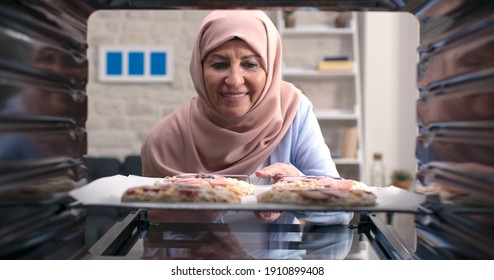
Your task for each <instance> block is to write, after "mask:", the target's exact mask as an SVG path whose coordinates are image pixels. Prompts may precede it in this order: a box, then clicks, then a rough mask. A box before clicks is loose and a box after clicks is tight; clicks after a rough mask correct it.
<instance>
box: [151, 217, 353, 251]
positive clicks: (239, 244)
mask: <svg viewBox="0 0 494 280" xmlns="http://www.w3.org/2000/svg"><path fill="white" fill-rule="evenodd" d="M149 220H150V221H151V225H150V227H149V230H148V232H147V233H146V236H145V238H144V240H143V242H142V244H143V245H142V246H143V248H142V250H143V251H142V258H145V259H344V258H345V257H346V256H347V254H348V253H349V251H350V248H351V245H352V242H353V233H352V230H351V229H350V228H349V227H348V225H344V224H333V225H330V224H326V225H316V224H310V223H304V224H301V223H300V222H299V220H298V219H295V218H294V215H293V214H292V213H289V212H285V213H284V214H283V215H281V217H280V218H279V219H277V220H276V222H273V223H263V222H260V221H259V220H258V219H257V218H256V217H255V216H254V214H253V213H252V212H250V211H244V212H219V211H173V210H171V211H168V210H157V211H150V212H149Z"/></svg>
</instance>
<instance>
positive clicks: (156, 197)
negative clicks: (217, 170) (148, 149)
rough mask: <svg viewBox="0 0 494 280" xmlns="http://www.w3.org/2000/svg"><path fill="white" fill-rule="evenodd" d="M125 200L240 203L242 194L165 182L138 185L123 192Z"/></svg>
mask: <svg viewBox="0 0 494 280" xmlns="http://www.w3.org/2000/svg"><path fill="white" fill-rule="evenodd" d="M121 199H122V201H123V202H196V203H240V201H241V199H240V196H238V195H237V194H235V193H233V192H232V191H230V190H228V189H226V188H222V187H219V188H216V187H209V186H192V185H184V184H171V183H169V184H164V185H152V186H138V187H132V188H129V189H127V190H126V191H125V192H124V193H123V194H122V198H121Z"/></svg>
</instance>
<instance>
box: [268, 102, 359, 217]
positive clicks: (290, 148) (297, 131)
mask: <svg viewBox="0 0 494 280" xmlns="http://www.w3.org/2000/svg"><path fill="white" fill-rule="evenodd" d="M275 162H289V163H291V164H292V165H293V166H295V167H297V168H298V170H300V172H302V173H303V174H305V175H309V176H310V175H313V176H333V177H339V176H340V175H339V173H338V170H337V169H336V165H335V163H334V161H333V159H332V158H331V153H330V151H329V148H328V146H327V145H326V143H325V142H324V137H323V135H322V132H321V128H320V127H319V122H318V121H317V118H316V115H315V114H314V111H313V105H312V103H311V102H310V100H309V99H308V98H307V97H306V96H305V95H302V96H301V100H300V104H299V108H298V112H297V115H296V116H295V119H294V120H293V123H292V125H291V127H290V129H289V130H288V132H287V133H286V135H285V137H283V139H282V140H281V142H280V143H279V144H278V146H277V147H276V148H275V150H274V151H273V153H272V154H271V156H270V157H269V158H268V161H267V163H266V164H267V165H269V164H273V163H275ZM294 216H295V217H296V218H298V219H300V220H304V221H307V222H310V223H314V224H348V222H350V220H351V219H352V217H353V212H309V211H304V212H299V211H291V212H285V214H283V215H282V216H281V217H280V218H279V219H278V220H276V222H275V223H293V222H294Z"/></svg>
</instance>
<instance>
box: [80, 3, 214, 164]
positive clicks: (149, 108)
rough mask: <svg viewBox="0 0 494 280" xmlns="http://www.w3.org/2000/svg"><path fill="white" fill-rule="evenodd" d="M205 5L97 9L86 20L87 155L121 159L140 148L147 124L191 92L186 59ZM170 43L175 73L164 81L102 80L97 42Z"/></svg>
mask: <svg viewBox="0 0 494 280" xmlns="http://www.w3.org/2000/svg"><path fill="white" fill-rule="evenodd" d="M207 13H208V11H194V12H191V11H188V12H186V11H170V10H166V11H165V10H157V11H145V10H144V11H140V10H132V11H120V10H113V11H104V10H101V11H97V12H95V13H94V14H92V15H91V17H90V18H89V23H88V42H89V50H88V56H89V61H90V66H89V81H88V85H87V93H88V98H89V102H88V103H89V104H88V120H87V123H86V126H87V130H88V155H89V156H113V157H118V158H120V159H123V158H124V157H125V156H126V155H129V154H139V153H140V147H141V143H142V141H143V140H144V138H145V137H146V135H147V134H148V133H149V131H150V130H151V128H152V127H153V126H154V125H155V124H156V123H157V122H158V121H159V120H161V119H162V118H163V117H164V116H165V115H167V114H169V113H170V112H172V111H173V110H174V109H175V108H177V107H178V106H180V105H181V104H183V103H184V102H185V101H186V100H188V99H189V98H191V97H192V96H195V95H196V93H195V90H194V87H193V85H192V82H191V80H190V75H189V62H190V54H191V52H192V46H193V44H194V39H195V35H196V34H197V32H198V29H199V25H200V23H201V21H202V20H203V18H204V17H205V16H206V14H207ZM117 43H122V44H146V43H149V44H160V43H165V44H170V45H172V46H173V48H174V54H175V65H174V68H175V69H174V71H175V79H174V81H173V82H172V83H168V84H138V83H100V82H99V81H98V80H97V76H98V73H97V69H98V60H97V59H98V46H99V45H100V44H117Z"/></svg>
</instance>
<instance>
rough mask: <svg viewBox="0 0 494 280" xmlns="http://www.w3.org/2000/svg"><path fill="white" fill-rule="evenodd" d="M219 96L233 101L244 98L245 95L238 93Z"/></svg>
mask: <svg viewBox="0 0 494 280" xmlns="http://www.w3.org/2000/svg"><path fill="white" fill-rule="evenodd" d="M220 95H221V96H223V97H225V98H232V99H235V98H241V97H244V96H246V95H247V93H238V94H228V93H220Z"/></svg>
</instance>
